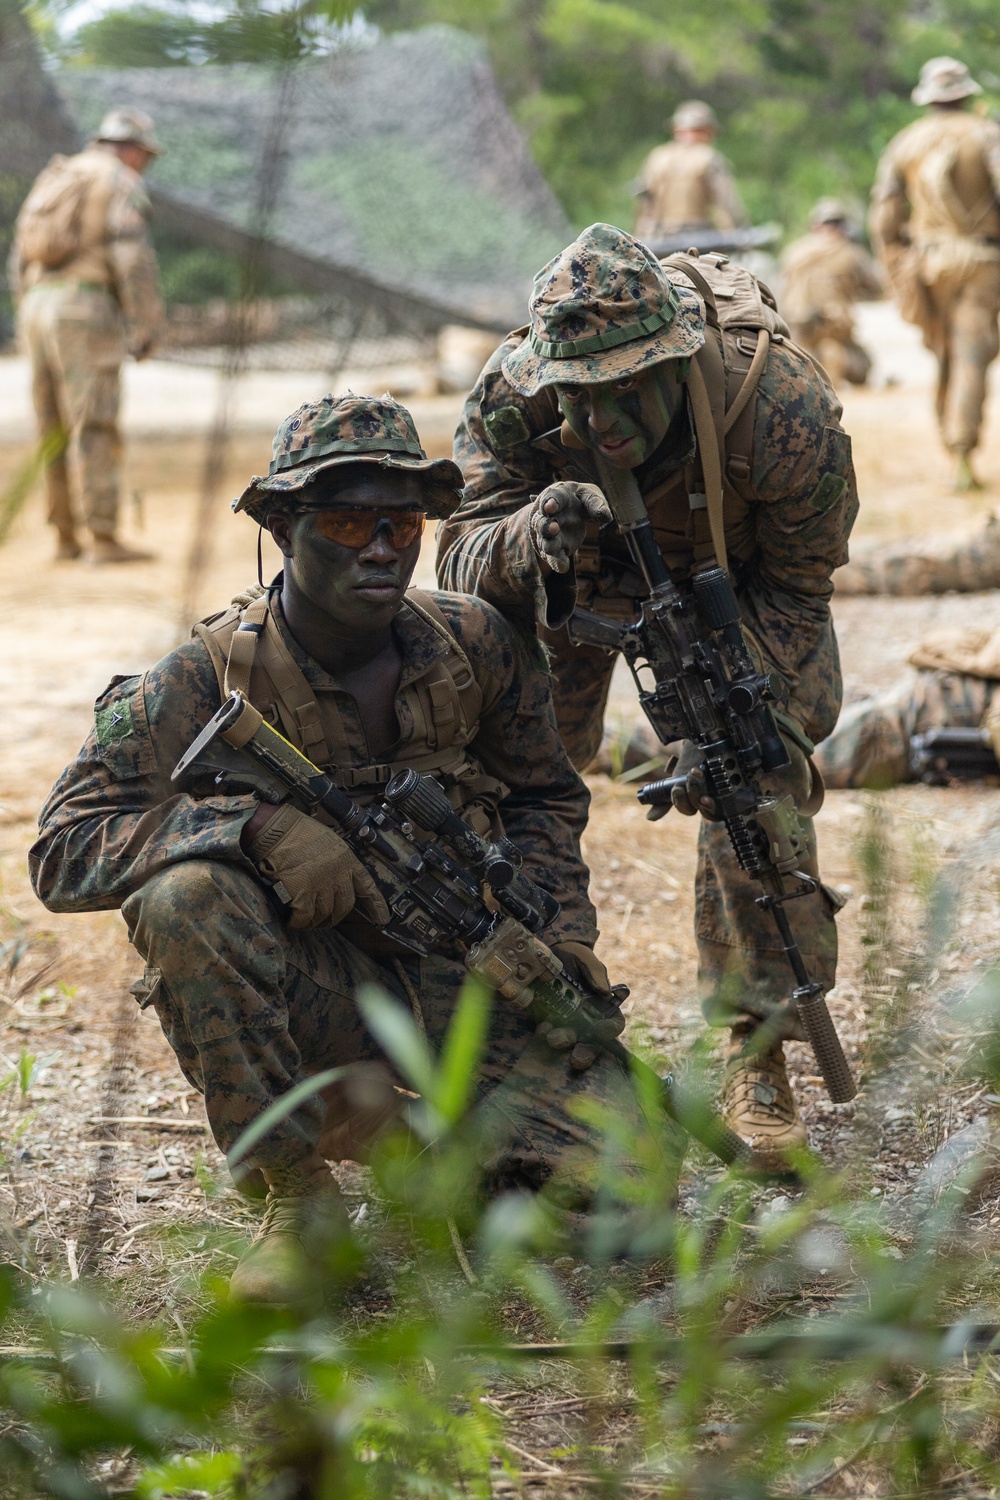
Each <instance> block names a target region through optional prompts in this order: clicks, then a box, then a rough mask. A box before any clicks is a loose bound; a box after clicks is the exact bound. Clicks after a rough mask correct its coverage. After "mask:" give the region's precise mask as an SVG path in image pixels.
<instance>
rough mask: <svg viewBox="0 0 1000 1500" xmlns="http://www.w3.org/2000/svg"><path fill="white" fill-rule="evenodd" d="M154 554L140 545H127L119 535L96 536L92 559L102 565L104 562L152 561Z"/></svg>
mask: <svg viewBox="0 0 1000 1500" xmlns="http://www.w3.org/2000/svg"><path fill="white" fill-rule="evenodd" d="M153 556H154V554H153V553H152V552H143V551H142V550H141V549H140V548H138V547H126V545H125V543H124V542H120V541H119V540H118V538H117V537H113V536H95V537H94V546H93V550H92V552H91V554H90V560H91V562H94V563H97V564H98V565H99V566H100V565H103V564H104V563H134V562H152V560H153Z"/></svg>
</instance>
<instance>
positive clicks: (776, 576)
mask: <svg viewBox="0 0 1000 1500" xmlns="http://www.w3.org/2000/svg"><path fill="white" fill-rule="evenodd" d="M713 267H714V268H715V269H714V273H713ZM668 268H669V274H668ZM699 268H703V270H700V269H699ZM710 274H718V275H719V276H720V278H722V277H723V276H724V277H727V278H729V280H728V282H727V283H725V285H726V287H727V288H728V291H727V297H726V298H725V299H724V298H722V297H720V298H719V303H718V307H719V308H721V307H722V305H723V302H724V301H725V302H726V304H727V306H728V305H733V306H734V305H735V303H736V298H737V296H739V298H740V299H741V304H742V313H741V318H742V319H743V321H742V323H741V325H740V326H737V327H732V328H729V327H725V328H721V327H719V326H718V323H717V322H716V323H715V324H714V325H713V326H710V327H707V326H706V311H705V309H706V303H705V302H703V301H702V299H701V297H700V296H699V294H698V292H696V291H695V285H696V284H697V285H698V287H699V291H702V290H703V291H704V293H705V295H706V296H707V297H708V298H710V299H712V298H713V293H712V291H711V287H710V286H709V284H708V282H707V281H706V279H705V277H706V276H707V275H710ZM720 285H723V283H722V282H721V281H720ZM754 298H756V302H754ZM712 311H713V317H716V318H717V317H718V311H717V309H716V308H715V306H714V301H713V309H712ZM530 314H531V322H530V325H529V327H528V329H527V330H523V331H519V332H517V333H513V334H510V335H509V336H508V338H507V339H506V341H505V342H504V343H503V344H502V345H501V346H500V348H499V349H498V350H497V351H496V353H495V354H494V355H493V357H492V358H491V359H490V360H489V362H488V363H487V365H486V368H485V369H484V371H483V373H482V375H481V376H480V378H479V382H478V384H477V385H476V387H475V389H474V391H473V392H472V394H471V395H470V397H469V399H468V401H467V403H466V407H465V414H464V416H463V419H462V423H461V425H460V427H459V429H458V432H457V434H456V438H455V457H456V458H457V460H458V462H459V463H460V464H461V466H462V468H463V470H464V473H465V479H466V490H465V496H464V499H463V502H462V505H461V508H460V509H459V510H458V511H457V512H456V514H455V515H454V516H453V517H452V518H451V520H450V521H448V522H447V523H446V524H445V525H444V527H443V528H442V529H441V531H440V533H439V563H438V566H439V577H440V579H441V581H442V583H443V584H445V585H446V586H447V587H451V588H456V589H464V590H468V591H469V592H475V593H477V594H479V595H480V596H481V597H484V598H487V599H489V600H490V601H491V602H492V603H494V604H496V605H497V606H498V608H500V609H502V610H503V611H504V612H505V613H506V614H508V615H509V616H510V617H511V618H513V619H515V620H517V621H518V622H519V623H520V624H521V625H522V627H523V628H524V629H526V630H531V631H534V629H535V628H536V626H537V629H538V633H539V635H540V636H541V638H542V640H543V641H544V643H545V645H546V647H547V649H548V651H549V653H550V659H551V661H552V664H553V671H554V677H555V682H554V693H555V704H556V715H557V718H558V721H559V728H560V731H561V734H562V737H563V741H564V743H565V744H566V746H567V748H568V750H569V752H570V756H571V758H572V760H573V762H574V764H575V765H577V766H579V767H584V766H586V765H588V764H589V763H590V761H591V760H592V759H593V758H594V756H595V755H596V754H597V751H598V748H599V746H600V743H601V732H602V725H603V718H604V709H605V704H606V702H607V696H608V689H609V687H610V683H611V674H612V671H613V669H614V658H613V657H612V656H610V655H609V654H607V653H606V652H603V651H601V650H598V649H596V648H592V647H586V646H582V647H578V646H574V645H572V644H571V642H570V639H569V636H568V634H567V630H566V623H567V621H568V620H569V617H570V616H571V614H572V612H573V609H574V607H575V605H576V604H577V603H579V604H581V605H583V606H585V607H586V608H588V609H591V610H594V611H596V612H598V613H600V614H604V615H607V616H609V617H611V618H613V619H616V620H618V621H624V620H629V619H632V618H634V616H635V613H636V608H637V604H638V601H639V600H640V599H641V598H642V597H643V595H644V593H645V585H644V583H643V580H642V579H641V578H640V577H638V575H637V573H636V570H635V567H634V565H633V563H632V561H631V558H630V555H629V553H628V551H627V549H626V547H625V544H624V541H623V539H622V537H621V535H620V533H619V532H618V529H617V527H616V526H615V525H614V524H613V522H611V521H610V520H609V519H608V513H607V508H606V505H605V502H604V498H603V496H602V494H601V493H600V491H599V489H597V488H596V487H595V482H594V481H595V480H596V479H597V478H598V471H597V470H596V468H595V465H594V461H593V457H592V455H593V454H595V453H596V454H597V455H598V456H599V457H600V458H601V459H602V460H603V461H605V462H607V463H611V464H614V465H616V466H618V467H621V468H624V469H629V470H631V471H632V472H633V473H634V475H635V478H636V480H637V482H638V485H639V488H640V491H641V493H642V495H643V496H644V498H645V501H646V504H647V506H648V508H649V511H650V515H651V518H652V521H653V525H654V528H655V531H656V535H657V538H658V540H659V544H660V546H661V548H662V549H663V552H664V556H665V558H666V561H667V563H668V565H669V567H670V569H671V572H672V573H673V575H674V577H675V578H676V579H678V580H679V581H682V580H684V579H687V578H689V577H690V575H691V573H692V571H694V570H695V569H696V568H700V567H705V566H708V565H709V563H710V560H711V559H712V558H713V556H714V555H715V551H716V549H715V545H714V542H713V539H712V536H711V534H710V529H709V522H708V516H707V511H706V509H705V508H704V506H703V505H702V506H699V505H698V504H697V502H698V501H699V500H700V499H702V497H703V496H704V492H705V484H704V479H703V477H702V475H701V465H700V459H699V449H700V439H699V438H697V437H696V433H695V428H694V424H693V418H692V404H691V400H690V397H689V393H688V384H687V382H688V376H689V373H690V366H691V362H692V359H694V360H697V361H698V367H699V372H700V373H701V375H702V378H703V379H704V380H705V382H706V387H707V388H708V391H709V400H710V402H711V403H713V410H717V411H718V414H719V426H716V427H715V428H714V429H713V433H712V437H711V438H710V439H709V441H714V442H718V443H719V445H720V448H724V452H725V460H726V461H725V464H724V472H725V493H724V530H725V539H726V544H727V550H728V554H729V559H730V566H731V570H732V573H733V576H734V580H735V583H736V588H737V593H738V596H739V599H740V604H741V606H742V609H743V615H744V619H745V622H746V625H747V628H748V632H749V634H750V635H751V637H752V639H753V640H754V641H755V642H756V645H757V648H758V649H759V650H760V652H761V656H762V658H763V661H764V662H765V663H766V666H767V669H769V670H773V671H775V672H776V673H777V680H778V681H779V682H780V683H781V688H780V700H781V701H780V703H779V719H780V724H781V727H782V731H783V733H784V735H785V737H786V741H787V746H788V750H789V754H790V756H791V761H792V763H791V766H790V767H789V768H788V769H787V770H785V771H782V772H780V773H777V774H776V775H774V776H772V777H765V778H764V780H765V782H766V784H768V785H771V784H773V785H774V786H775V788H778V787H780V788H781V792H780V793H779V795H783V794H784V793H785V792H788V793H790V794H791V795H792V796H793V797H794V798H795V800H796V803H797V805H798V807H799V809H800V811H801V812H802V813H804V814H805V815H806V816H807V820H808V815H809V814H811V813H813V812H815V811H816V810H817V808H818V806H819V803H820V800H821V795H820V789H819V788H818V785H817V784H814V782H813V779H812V775H811V770H810V765H809V761H808V756H809V754H810V752H811V750H812V746H813V742H814V741H816V740H820V739H822V738H823V737H824V736H825V735H827V734H829V733H830V730H831V729H832V728H833V725H834V723H835V721H836V718H837V712H838V710H839V707H840V695H841V680H840V669H839V662H838V657H837V646H836V640H835V637H834V633H833V625H832V622H831V619H830V610H829V598H830V595H831V593H832V585H831V582H830V577H831V574H832V572H833V569H834V568H835V567H836V566H837V565H838V564H839V563H842V562H843V561H844V560H845V556H846V538H847V535H848V533H849V531H850V528H851V525H852V523H853V520H854V516H855V514H856V510H857V499H856V494H855V487H854V473H853V468H852V464H851V449H850V440H849V439H848V438H847V436H846V435H845V433H844V432H843V431H842V429H841V427H840V424H839V421H838V418H839V415H840V408H839V406H838V404H837V401H836V397H835V396H834V393H833V391H832V390H831V388H830V387H829V385H828V384H827V383H826V382H825V380H824V378H823V376H822V373H821V372H819V373H818V372H817V368H816V366H815V365H814V364H813V362H812V361H811V360H810V359H808V357H807V356H806V355H804V354H802V353H801V352H800V351H799V350H797V349H796V348H795V346H794V345H792V344H790V343H788V342H787V341H785V340H782V341H781V342H775V343H772V344H770V349H769V352H768V343H767V342H766V336H767V328H768V327H770V328H771V330H772V331H773V332H775V333H778V332H779V331H780V330H782V329H785V327H786V325H785V324H784V323H783V322H782V321H781V319H780V318H778V317H777V316H776V314H774V313H773V311H772V310H771V309H770V308H769V307H768V305H767V304H765V303H764V302H763V301H762V297H761V293H760V290H759V288H758V286H757V283H756V282H754V280H753V278H752V277H751V276H750V275H749V273H748V272H746V271H743V270H741V269H740V268H736V267H729V268H728V269H725V270H723V266H722V265H720V264H719V263H718V262H717V261H716V260H715V259H714V258H713V257H705V256H703V257H700V258H698V257H691V256H676V257H674V258H673V259H672V260H670V261H668V262H667V263H666V265H665V266H664V265H661V264H660V263H659V262H658V261H657V260H655V259H654V257H653V255H652V253H651V252H650V251H649V250H648V249H647V248H646V247H645V246H644V245H642V244H640V243H639V242H638V241H637V240H635V239H633V238H632V237H631V236H629V235H627V234H624V233H622V231H620V230H617V229H614V228H612V227H611V226H610V225H608V224H596V225H593V226H592V227H591V228H590V229H587V230H585V231H584V232H583V234H582V235H581V236H580V238H579V239H578V240H577V241H576V242H575V243H574V244H572V245H570V246H569V247H568V249H566V250H564V251H563V252H562V254H560V255H558V256H556V258H555V259H554V260H552V261H551V262H550V263H549V264H548V265H547V266H546V267H545V268H544V269H543V270H542V271H540V272H539V274H538V276H537V277H536V278H535V289H534V294H533V296H532V299H531V303H530ZM758 350H760V353H761V358H759V359H755V356H756V354H757V351H758ZM751 367H752V368H753V380H751V384H750V386H749V388H747V389H745V390H744V387H745V385H746V381H747V380H748V379H750V370H751ZM706 372H707V374H706ZM758 377H759V383H756V385H755V384H754V382H756V381H757V379H758ZM741 391H743V392H744V395H743V399H742V401H741V403H740V408H739V410H740V412H741V413H742V414H743V424H744V425H743V426H741V424H740V422H739V421H736V420H734V421H733V422H731V423H729V425H728V429H727V432H726V436H725V437H723V435H722V432H721V431H720V430H719V427H720V426H721V425H722V421H721V419H722V414H723V412H724V411H725V409H726V407H727V406H729V407H733V404H734V402H735V401H736V398H737V396H738V395H739V393H740V392H741ZM696 764H697V757H696V756H695V755H694V754H693V753H692V747H690V746H688V747H686V748H684V749H682V752H681V755H680V761H679V766H678V772H679V774H683V773H684V772H689V773H690V772H691V771H692V767H694V766H695V765H696ZM702 790H703V786H699V780H698V773H695V774H691V775H689V779H688V784H687V787H686V788H685V789H683V790H682V789H681V788H678V789H677V790H676V791H675V794H674V805H675V806H676V807H678V808H679V809H680V811H682V812H684V813H688V814H691V815H693V814H695V813H697V812H698V811H702V812H706V813H708V814H711V812H712V811H713V809H712V808H711V807H710V806H709V805H707V804H706V803H705V802H704V801H703V800H702V797H701V791H702ZM807 826H808V822H807ZM814 851H815V845H814V844H813V854H812V855H811V859H812V861H813V862H812V863H811V864H810V865H809V869H810V870H812V871H813V872H814V873H815V868H816V867H815V852H814ZM757 894H758V888H757V886H756V885H755V884H754V883H753V882H752V881H750V880H749V879H748V878H747V877H746V876H745V875H743V874H742V873H741V871H740V870H739V868H738V866H737V864H736V860H735V857H734V856H733V853H732V850H731V848H730V845H729V839H728V836H727V834H726V832H725V829H724V828H723V826H722V825H721V824H720V823H717V822H707V821H706V822H703V824H702V827H701V830H700V841H699V863H698V874H697V912H696V931H697V937H698V950H699V986H700V991H701V997H702V1005H703V1008H704V1010H705V1014H706V1016H707V1018H708V1019H709V1021H710V1022H711V1023H712V1024H714V1025H718V1026H728V1027H730V1028H731V1031H732V1045H731V1048H730V1057H729V1062H728V1065H727V1072H726V1079H725V1083H724V1091H723V1101H724V1107H725V1109H726V1112H727V1115H728V1118H729V1123H730V1124H731V1125H732V1127H733V1129H734V1130H736V1131H737V1132H738V1133H739V1134H741V1135H742V1136H744V1138H746V1139H749V1140H752V1141H753V1142H754V1144H755V1146H756V1147H757V1149H758V1151H760V1152H762V1153H765V1154H771V1153H773V1154H774V1155H775V1156H778V1157H780V1156H781V1155H782V1153H783V1152H784V1151H785V1150H787V1148H788V1147H789V1146H793V1145H798V1144H801V1143H802V1142H803V1141H804V1140H805V1130H804V1127H803V1124H802V1121H801V1119H800V1118H799V1115H798V1112H797V1110H796V1107H795V1103H794V1100H793V1098H792V1095H791V1090H790V1088H789V1085H788V1079H787V1075H786V1072H785V1065H784V1059H783V1053H782V1045H781V1042H780V1041H779V1042H778V1043H777V1044H776V1045H775V1046H774V1047H772V1048H771V1049H770V1050H767V1051H764V1052H760V1053H758V1054H757V1056H756V1057H753V1058H752V1060H751V1058H750V1056H749V1053H750V1052H752V1046H753V1044H752V1041H751V1040H750V1039H751V1038H752V1034H753V1032H754V1030H755V1028H756V1026H757V1025H758V1023H759V1021H760V1020H761V1019H762V1018H764V1017H765V1016H771V1017H772V1021H773V1024H775V1026H776V1028H777V1031H778V1033H779V1035H784V1036H798V1035H800V1032H799V1029H798V1028H799V1023H798V1019H797V1017H796V1016H795V1015H793V1014H790V1013H789V1010H788V1007H787V1004H786V1002H787V1000H788V997H789V994H790V973H789V970H788V969H787V967H786V961H785V958H784V955H783V954H782V952H781V951H780V945H779V943H778V939H777V934H776V932H774V931H772V930H771V929H770V928H769V926H768V923H767V922H766V921H762V920H761V916H762V914H761V912H760V910H759V909H758V908H757V906H756V905H755V897H756V895H757ZM838 905H839V899H838V898H837V897H836V896H835V895H834V894H833V893H832V892H830V891H828V890H827V889H826V888H821V889H820V890H819V891H818V892H816V893H815V894H813V895H811V896H808V897H806V898H805V899H803V900H798V901H795V902H793V903H791V904H790V906H789V909H788V910H789V916H790V920H791V921H792V923H793V925H794V926H795V928H796V933H797V936H798V939H799V942H800V945H801V948H802V950H803V952H804V953H805V954H806V955H807V964H808V965H809V967H810V969H811V971H812V972H813V974H814V975H815V977H817V978H818V979H820V980H821V981H822V983H823V984H824V987H825V988H829V987H830V986H831V985H832V984H833V982H834V974H835V969H836V953H837V940H836V926H835V922H834V912H835V910H836V908H837V906H838ZM779 1011H780V1014H777V1013H778V1012H779Z"/></svg>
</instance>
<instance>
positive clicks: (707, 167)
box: [635, 99, 749, 240]
mask: <svg viewBox="0 0 1000 1500" xmlns="http://www.w3.org/2000/svg"><path fill="white" fill-rule="evenodd" d="M672 123H673V132H674V138H673V140H672V141H670V142H668V143H667V145H665V146H657V147H656V149H655V150H654V151H651V152H650V153H649V155H648V156H647V157H646V160H645V162H644V163H643V166H642V171H641V173H640V174H639V186H638V190H637V196H638V198H639V208H638V210H637V213H636V223H635V232H636V234H637V235H638V237H639V238H640V239H646V240H650V239H659V238H665V237H667V236H669V235H674V234H680V233H681V232H682V231H684V230H687V229H735V228H737V227H742V226H743V225H744V224H748V223H749V220H748V218H747V214H746V210H745V209H744V207H743V203H742V201H741V199H740V195H739V193H738V191H737V189H736V183H735V182H734V181H733V174H732V170H731V168H730V166H729V163H728V162H727V161H726V158H725V157H724V156H723V155H721V153H720V152H718V151H716V149H715V146H714V144H713V142H714V141H715V135H716V131H717V130H718V128H719V122H718V120H717V119H716V117H715V111H714V110H713V109H712V108H711V106H710V105H708V104H704V103H702V101H701V100H700V99H688V100H687V101H686V102H685V103H684V104H679V105H678V106H677V109H676V110H675V111H674V117H673V122H672Z"/></svg>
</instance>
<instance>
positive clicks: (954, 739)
mask: <svg viewBox="0 0 1000 1500" xmlns="http://www.w3.org/2000/svg"><path fill="white" fill-rule="evenodd" d="M910 773H911V775H912V776H913V777H914V779H915V780H916V781H925V782H926V783H927V785H928V786H947V785H948V783H949V782H950V781H979V780H980V779H981V778H982V777H983V776H1000V764H998V762H997V758H996V755H995V754H994V751H993V745H992V743H991V741H990V735H989V730H987V729H929V730H928V731H927V733H926V734H915V735H913V736H912V737H911V739H910Z"/></svg>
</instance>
